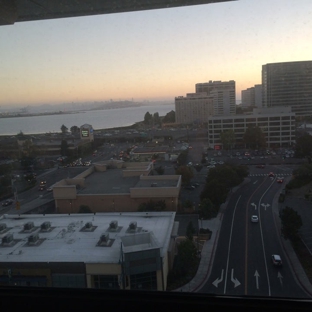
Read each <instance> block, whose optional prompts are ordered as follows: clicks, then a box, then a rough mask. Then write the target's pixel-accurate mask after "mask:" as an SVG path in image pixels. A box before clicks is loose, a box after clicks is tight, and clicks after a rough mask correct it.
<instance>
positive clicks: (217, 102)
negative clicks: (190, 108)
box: [195, 80, 236, 116]
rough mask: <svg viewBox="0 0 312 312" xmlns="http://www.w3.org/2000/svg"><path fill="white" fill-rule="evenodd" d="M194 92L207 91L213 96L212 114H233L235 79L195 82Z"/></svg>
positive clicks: (234, 110)
mask: <svg viewBox="0 0 312 312" xmlns="http://www.w3.org/2000/svg"><path fill="white" fill-rule="evenodd" d="M195 89H196V93H199V92H207V94H208V95H211V96H213V115H214V116H215V115H234V114H235V113H236V106H235V101H236V99H235V81H234V80H230V81H211V80H210V81H209V82H203V83H197V84H196V85H195Z"/></svg>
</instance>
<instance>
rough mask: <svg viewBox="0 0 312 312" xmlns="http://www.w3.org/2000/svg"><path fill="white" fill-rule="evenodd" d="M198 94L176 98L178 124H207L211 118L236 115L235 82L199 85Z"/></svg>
mask: <svg viewBox="0 0 312 312" xmlns="http://www.w3.org/2000/svg"><path fill="white" fill-rule="evenodd" d="M195 89H196V93H188V94H187V95H186V97H183V96H178V97H176V98H175V112H176V122H177V123H182V124H188V123H206V122H207V121H208V118H209V116H218V115H235V113H236V107H235V81H234V80H231V81H226V82H222V81H209V82H205V83H197V84H196V85H195Z"/></svg>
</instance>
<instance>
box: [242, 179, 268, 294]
mask: <svg viewBox="0 0 312 312" xmlns="http://www.w3.org/2000/svg"><path fill="white" fill-rule="evenodd" d="M265 182H266V179H264V180H263V181H262V183H261V184H260V185H259V186H258V187H257V188H256V189H255V191H254V192H253V193H252V194H251V195H250V197H249V199H248V202H247V204H246V220H245V221H246V226H245V295H247V288H248V268H247V263H248V224H249V223H248V222H249V217H248V209H249V205H250V201H251V199H252V197H253V196H254V194H255V193H256V192H257V191H258V190H259V189H260V187H261V186H262V184H264V183H265Z"/></svg>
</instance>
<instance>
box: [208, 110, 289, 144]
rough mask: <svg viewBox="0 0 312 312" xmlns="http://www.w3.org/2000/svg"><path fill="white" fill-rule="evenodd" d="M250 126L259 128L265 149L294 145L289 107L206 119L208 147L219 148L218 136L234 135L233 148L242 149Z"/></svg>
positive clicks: (219, 139)
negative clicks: (225, 132)
mask: <svg viewBox="0 0 312 312" xmlns="http://www.w3.org/2000/svg"><path fill="white" fill-rule="evenodd" d="M250 126H259V127H260V128H261V130H262V131H263V133H264V134H265V137H266V142H267V147H289V146H291V145H292V144H294V143H295V113H293V112H291V108H290V107H289V106H285V107H275V108H265V109H257V108H255V109H254V110H253V113H252V114H250V115H235V116H214V117H209V119H208V145H209V147H210V148H221V147H222V145H223V144H222V142H221V138H220V134H221V133H222V132H224V131H227V130H233V131H234V133H235V146H236V147H244V142H243V136H244V134H245V132H246V130H247V129H248V127H250ZM235 146H233V147H235Z"/></svg>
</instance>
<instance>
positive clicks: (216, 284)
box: [212, 270, 224, 288]
mask: <svg viewBox="0 0 312 312" xmlns="http://www.w3.org/2000/svg"><path fill="white" fill-rule="evenodd" d="M223 271H224V270H222V272H221V277H220V278H217V279H216V280H215V281H214V282H213V283H212V284H213V285H214V286H216V287H217V288H218V284H219V283H221V282H222V281H223Z"/></svg>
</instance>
